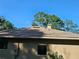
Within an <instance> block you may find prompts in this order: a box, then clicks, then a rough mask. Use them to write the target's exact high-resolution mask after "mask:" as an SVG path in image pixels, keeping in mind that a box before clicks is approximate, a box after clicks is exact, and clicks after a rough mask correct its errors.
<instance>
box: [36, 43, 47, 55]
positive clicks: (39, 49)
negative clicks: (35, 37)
mask: <svg viewBox="0 0 79 59" xmlns="http://www.w3.org/2000/svg"><path fill="white" fill-rule="evenodd" d="M37 54H38V55H46V54H47V45H38V46H37Z"/></svg>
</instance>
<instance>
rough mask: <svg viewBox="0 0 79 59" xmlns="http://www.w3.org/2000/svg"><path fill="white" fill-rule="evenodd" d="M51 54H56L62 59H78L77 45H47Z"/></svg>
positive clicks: (78, 48)
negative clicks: (62, 58)
mask: <svg viewBox="0 0 79 59" xmlns="http://www.w3.org/2000/svg"><path fill="white" fill-rule="evenodd" d="M49 48H50V51H51V52H53V51H54V52H58V54H59V55H63V57H64V59H79V45H56V44H53V45H52V44H50V45H49Z"/></svg>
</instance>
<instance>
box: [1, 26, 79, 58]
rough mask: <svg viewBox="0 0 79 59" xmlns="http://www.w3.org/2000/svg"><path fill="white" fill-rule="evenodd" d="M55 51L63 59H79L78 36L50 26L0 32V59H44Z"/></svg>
mask: <svg viewBox="0 0 79 59" xmlns="http://www.w3.org/2000/svg"><path fill="white" fill-rule="evenodd" d="M56 51H57V52H58V54H59V55H62V56H63V57H64V59H79V34H75V33H71V32H65V31H60V30H56V29H51V27H50V26H48V27H47V28H44V27H39V26H33V27H30V28H26V29H9V30H3V31H0V59H45V57H46V56H48V53H53V52H56Z"/></svg>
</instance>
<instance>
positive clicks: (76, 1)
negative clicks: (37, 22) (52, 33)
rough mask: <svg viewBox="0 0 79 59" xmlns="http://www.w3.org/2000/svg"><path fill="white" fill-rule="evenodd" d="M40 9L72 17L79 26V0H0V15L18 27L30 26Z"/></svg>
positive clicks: (62, 16) (64, 16)
mask: <svg viewBox="0 0 79 59" xmlns="http://www.w3.org/2000/svg"><path fill="white" fill-rule="evenodd" d="M39 11H43V12H45V13H48V14H55V15H57V16H59V17H60V18H61V19H62V20H64V19H70V20H72V21H73V22H74V23H76V24H77V25H78V26H79V22H78V20H79V0H0V16H4V17H5V18H6V19H7V20H9V21H10V22H12V23H13V24H14V25H15V26H16V27H18V28H22V27H30V26H31V24H32V22H33V20H34V14H36V13H37V12H39Z"/></svg>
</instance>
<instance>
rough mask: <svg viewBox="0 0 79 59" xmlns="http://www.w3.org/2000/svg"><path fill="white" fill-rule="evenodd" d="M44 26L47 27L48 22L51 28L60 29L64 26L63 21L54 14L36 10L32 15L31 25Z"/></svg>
mask: <svg viewBox="0 0 79 59" xmlns="http://www.w3.org/2000/svg"><path fill="white" fill-rule="evenodd" d="M34 24H35V25H38V26H44V27H47V25H48V24H51V27H52V28H55V29H61V28H62V27H63V26H64V23H63V21H62V20H61V19H60V18H59V17H58V16H56V15H50V14H46V13H44V12H38V13H36V14H35V15H34V22H33V24H32V25H33V26H34Z"/></svg>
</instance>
